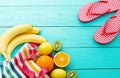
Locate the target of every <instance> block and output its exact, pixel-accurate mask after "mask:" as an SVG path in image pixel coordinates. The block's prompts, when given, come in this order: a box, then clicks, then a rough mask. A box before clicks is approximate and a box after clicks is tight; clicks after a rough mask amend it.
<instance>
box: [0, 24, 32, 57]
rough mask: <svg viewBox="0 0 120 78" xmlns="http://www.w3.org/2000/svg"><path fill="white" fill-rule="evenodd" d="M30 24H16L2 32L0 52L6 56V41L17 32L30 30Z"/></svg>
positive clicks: (17, 33)
mask: <svg viewBox="0 0 120 78" xmlns="http://www.w3.org/2000/svg"><path fill="white" fill-rule="evenodd" d="M32 28H33V27H32V25H30V24H21V25H17V26H15V27H13V28H10V29H8V30H7V31H6V32H4V33H3V34H2V35H1V37H0V52H1V53H2V54H3V56H4V57H5V58H6V55H5V51H6V49H7V45H8V43H9V42H10V41H11V40H12V39H13V38H14V37H15V36H16V35H19V34H22V33H24V32H27V31H29V30H32Z"/></svg>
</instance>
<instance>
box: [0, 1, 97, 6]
mask: <svg viewBox="0 0 120 78" xmlns="http://www.w3.org/2000/svg"><path fill="white" fill-rule="evenodd" d="M93 1H97V0H84V1H81V0H76V1H74V0H65V1H61V0H24V1H21V0H17V1H16V0H1V1H0V6H29V5H30V6H31V5H80V4H86V3H89V2H93Z"/></svg>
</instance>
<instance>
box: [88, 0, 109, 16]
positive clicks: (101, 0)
mask: <svg viewBox="0 0 120 78" xmlns="http://www.w3.org/2000/svg"><path fill="white" fill-rule="evenodd" d="M96 3H108V1H106V0H100V1H98V2H95V3H93V4H92V5H91V7H90V8H89V9H88V12H87V15H89V14H90V15H103V14H107V13H109V12H110V9H108V10H106V11H105V12H103V13H91V12H90V11H91V9H92V8H93V6H94V5H95V4H96Z"/></svg>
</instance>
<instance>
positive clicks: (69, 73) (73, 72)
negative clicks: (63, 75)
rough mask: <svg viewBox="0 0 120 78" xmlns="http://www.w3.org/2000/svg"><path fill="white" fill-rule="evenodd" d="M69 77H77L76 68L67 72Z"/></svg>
mask: <svg viewBox="0 0 120 78" xmlns="http://www.w3.org/2000/svg"><path fill="white" fill-rule="evenodd" d="M67 78H77V73H76V72H75V71H74V70H70V71H69V72H68V73H67Z"/></svg>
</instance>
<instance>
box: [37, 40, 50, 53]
mask: <svg viewBox="0 0 120 78" xmlns="http://www.w3.org/2000/svg"><path fill="white" fill-rule="evenodd" d="M38 52H39V53H40V54H42V55H49V54H50V53H51V52H52V45H51V44H50V43H48V42H44V43H42V44H41V45H40V46H39V48H38Z"/></svg>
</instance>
